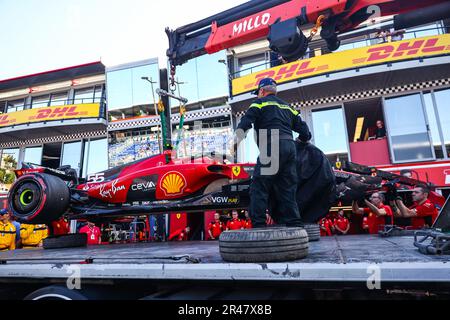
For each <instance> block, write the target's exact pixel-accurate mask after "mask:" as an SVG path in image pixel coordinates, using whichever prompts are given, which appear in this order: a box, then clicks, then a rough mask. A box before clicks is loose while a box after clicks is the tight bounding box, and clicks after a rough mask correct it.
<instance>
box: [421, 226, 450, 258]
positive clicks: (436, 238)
mask: <svg viewBox="0 0 450 320" xmlns="http://www.w3.org/2000/svg"><path fill="white" fill-rule="evenodd" d="M414 246H415V247H416V248H418V249H419V251H420V252H421V253H422V254H426V255H447V254H450V235H449V234H444V233H441V232H436V231H434V230H428V231H417V232H416V234H415V235H414Z"/></svg>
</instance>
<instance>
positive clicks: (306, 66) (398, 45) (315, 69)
mask: <svg viewBox="0 0 450 320" xmlns="http://www.w3.org/2000/svg"><path fill="white" fill-rule="evenodd" d="M449 53H450V35H448V34H444V35H440V36H432V37H426V38H419V39H412V40H405V41H398V42H392V43H387V44H379V45H375V46H371V47H365V48H356V49H351V50H347V51H341V52H336V53H332V54H328V55H322V56H317V57H314V58H310V59H304V60H300V61H295V62H291V63H288V64H285V65H282V66H278V67H274V68H271V69H268V70H264V71H261V72H257V73H254V74H250V75H247V76H244V77H241V78H237V79H234V80H233V95H238V94H241V93H244V92H248V91H250V90H253V89H256V88H257V86H258V84H259V82H260V81H261V79H264V78H273V79H274V80H275V81H277V82H278V83H284V82H288V81H293V80H297V79H302V78H307V77H312V76H317V75H320V74H325V73H331V72H337V71H341V70H348V69H354V68H358V67H364V66H370V65H374V64H380V63H386V62H393V61H401V60H408V59H413V58H421V57H431V56H438V55H445V54H449Z"/></svg>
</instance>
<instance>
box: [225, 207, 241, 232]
mask: <svg viewBox="0 0 450 320" xmlns="http://www.w3.org/2000/svg"><path fill="white" fill-rule="evenodd" d="M241 229H242V221H241V220H240V219H239V214H238V212H237V211H233V214H232V219H231V220H230V221H228V222H227V231H229V230H241Z"/></svg>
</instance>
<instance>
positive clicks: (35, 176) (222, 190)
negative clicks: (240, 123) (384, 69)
mask: <svg viewBox="0 0 450 320" xmlns="http://www.w3.org/2000/svg"><path fill="white" fill-rule="evenodd" d="M297 151H298V157H297V173H298V178H299V188H298V191H297V203H298V205H299V209H300V212H301V214H302V219H303V220H304V222H306V223H316V222H317V221H319V220H320V219H321V218H323V217H325V216H326V215H327V214H328V212H329V209H330V208H331V206H332V205H334V204H336V203H337V201H338V200H340V201H341V202H346V203H351V201H352V200H359V199H361V198H364V197H365V196H367V195H368V194H371V193H373V192H377V191H381V192H386V193H388V194H391V195H395V190H396V188H398V187H399V186H401V185H410V186H413V185H417V184H419V183H422V182H420V181H417V180H413V179H408V178H404V177H401V176H397V175H394V174H391V173H387V172H383V171H377V170H376V169H374V168H369V167H364V166H359V165H356V164H352V163H345V164H343V170H333V168H332V167H331V165H330V164H329V162H328V160H327V158H326V156H325V155H324V154H323V153H322V152H321V151H320V150H319V149H317V148H316V147H314V146H313V145H311V144H306V145H304V144H301V143H298V144H297ZM223 159H224V157H220V158H219V157H213V156H211V157H209V156H199V157H197V158H195V157H194V158H184V159H177V158H176V156H175V155H174V154H173V153H172V151H165V152H164V153H163V154H160V155H156V156H153V157H149V158H146V159H143V160H139V161H136V162H133V163H130V164H126V165H123V166H120V167H115V168H112V169H110V170H107V171H104V172H100V173H97V174H94V175H90V176H88V177H87V179H85V180H80V179H78V177H77V172H76V171H75V170H73V169H71V168H70V167H62V168H59V169H58V170H55V169H49V168H44V167H41V166H37V165H34V164H29V163H25V164H23V167H22V169H20V170H16V176H17V181H16V182H15V183H14V185H13V186H12V188H11V190H10V193H9V196H8V206H9V208H10V210H11V212H12V213H13V215H14V216H15V217H16V218H17V219H18V220H19V221H20V222H24V223H30V224H49V223H51V222H53V221H56V220H58V219H59V218H60V217H61V216H66V217H67V218H69V219H86V220H91V221H93V220H103V219H106V220H107V219H113V218H120V217H124V216H141V215H150V214H167V213H171V212H204V211H208V210H231V209H247V208H248V206H249V203H250V192H249V190H250V183H251V177H252V173H253V169H254V165H251V164H229V163H225V161H223ZM440 198H442V197H440ZM442 199H443V198H442ZM442 199H439V200H442ZM274 200H275V199H270V201H269V202H270V203H269V207H270V208H271V209H270V211H271V212H270V213H271V215H272V217H273V218H274V220H277V217H278V216H280V214H281V215H282V213H281V212H276V203H275V201H274ZM440 202H442V201H440Z"/></svg>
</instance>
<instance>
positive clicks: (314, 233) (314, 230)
mask: <svg viewBox="0 0 450 320" xmlns="http://www.w3.org/2000/svg"><path fill="white" fill-rule="evenodd" d="M304 228H305V230H306V232H307V233H308V237H309V242H313V241H320V226H319V225H318V224H313V223H305V226H304Z"/></svg>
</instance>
